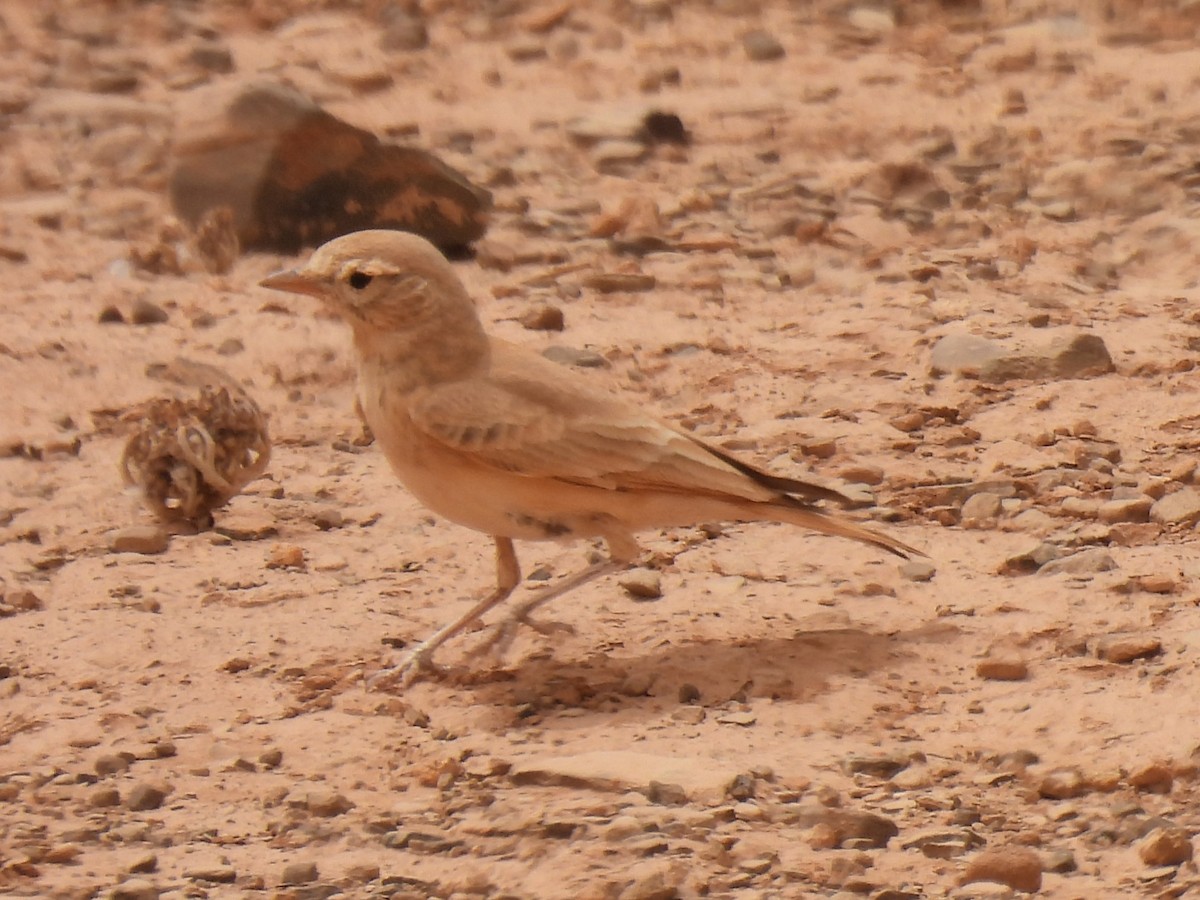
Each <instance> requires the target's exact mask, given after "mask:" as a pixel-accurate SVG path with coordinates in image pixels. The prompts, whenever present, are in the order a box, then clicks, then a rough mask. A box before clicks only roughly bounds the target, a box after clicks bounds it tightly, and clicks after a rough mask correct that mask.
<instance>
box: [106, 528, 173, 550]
mask: <svg viewBox="0 0 1200 900" xmlns="http://www.w3.org/2000/svg"><path fill="white" fill-rule="evenodd" d="M170 542H171V537H170V535H168V534H167V532H166V529H164V528H162V527H160V526H158V525H129V526H127V527H125V528H122V529H121V530H119V531H116V532H114V533H113V535H112V537H110V538H109V540H108V548H109V549H110V550H111V551H112V552H113V553H142V554H145V555H151V554H155V553H163V552H165V551H166V549H167V547H168V546H169V545H170Z"/></svg>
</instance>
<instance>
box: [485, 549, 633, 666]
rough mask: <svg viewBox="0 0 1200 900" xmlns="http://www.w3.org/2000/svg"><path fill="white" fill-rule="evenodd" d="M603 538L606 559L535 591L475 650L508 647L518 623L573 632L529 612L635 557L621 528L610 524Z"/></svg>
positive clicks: (547, 631) (544, 630)
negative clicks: (610, 529) (608, 532)
mask: <svg viewBox="0 0 1200 900" xmlns="http://www.w3.org/2000/svg"><path fill="white" fill-rule="evenodd" d="M605 540H606V542H607V543H608V553H609V558H608V559H607V560H604V561H603V562H597V563H592V565H590V566H588V567H587V568H586V569H583V570H581V571H579V572H576V573H575V574H574V575H572V576H570V577H569V578H564V579H563V580H562V581H560V582H559V583H558V584H556V585H552V586H550V587H548V588H546V589H545V590H542V591H538V592H537V593H536V594H534V595H533V596H532V597H530V598H529V599H528V600H526V601H525V602H524V603H522V604H521V605H520V606H518V607H517V608H516V609H515V610H513V611H512V612H511V613H510V614H509V615H508V616H507V617H506V618H505V619H504V621H502V622H500V623H498V624H497V625H496V630H495V631H494V632H493V633H492V636H491V637H490V638H488V640H487V641H485V642H484V644H483V645H482V646H481V647H480V648H479V652H483V651H491V652H492V653H493V654H495V655H502V654H503V653H504V652H505V651H506V650H507V649H508V647H509V645H511V644H512V641H513V638H514V637H516V629H517V626H518V625H528V626H529V627H530V628H532V629H533V630H534V631H537V632H538V633H540V634H551V633H553V632H555V631H564V630H565V631H568V632H573V631H574V630H575V629H573V628H571V626H569V625H564V624H562V623H552V624H547V623H541V622H535V621H534V620H532V619H531V618H530V614H531V613H532V612H533V611H534V610H535V609H537V608H538V607H539V606H542V605H543V604H546V603H549V602H550V601H551V600H555V599H557V598H559V597H561V596H562V595H563V594H566V593H569V592H570V591H573V590H575V589H576V588H578V587H582V586H583V585H585V584H587V583H588V582H589V581H593V580H595V579H597V578H600V577H602V576H604V575H608V574H610V573H612V572H619V571H621V570H622V569H624V568H625V567H626V566H628V565H629V564H630V563H632V562H633V561H634V560H635V559H637V556H638V554H639V553H640V552H641V548H640V547H638V545H637V542H636V541H635V540H634V539H633V536H632V535H630V534H628V533H626V532H625V531H624V530H623V529H619V530H618V529H616V528H614V529H613V530H612V533H610V534H606V535H605Z"/></svg>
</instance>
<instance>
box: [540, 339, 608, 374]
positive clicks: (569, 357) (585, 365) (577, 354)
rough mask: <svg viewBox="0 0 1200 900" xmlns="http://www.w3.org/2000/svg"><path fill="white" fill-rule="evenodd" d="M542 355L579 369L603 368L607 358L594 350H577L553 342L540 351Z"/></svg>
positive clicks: (606, 365) (552, 360) (606, 363)
mask: <svg viewBox="0 0 1200 900" xmlns="http://www.w3.org/2000/svg"><path fill="white" fill-rule="evenodd" d="M542 356H544V357H546V359H548V360H550V361H551V362H556V363H559V364H560V365H564V366H579V368H581V369H604V368H607V367H608V360H607V359H605V358H604V357H603V356H601V355H600V354H599V353H597V352H596V351H595V350H577V349H575V348H574V347H563V346H560V345H558V344H555V345H553V346H551V347H547V348H546V349H545V350H543V351H542Z"/></svg>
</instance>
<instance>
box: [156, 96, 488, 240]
mask: <svg viewBox="0 0 1200 900" xmlns="http://www.w3.org/2000/svg"><path fill="white" fill-rule="evenodd" d="M214 90H222V91H226V92H227V91H228V90H229V88H228V87H223V88H219V89H214ZM222 106H223V109H224V111H223V113H221V114H218V115H217V116H215V117H214V116H212V115H210V114H209V113H208V111H209V110H212V109H214V108H220V107H222ZM194 107H195V108H196V109H197V110H201V111H203V116H202V118H201V119H200V121H197V122H193V123H191V124H190V125H188V126H187V127H184V128H181V134H182V135H183V137H182V138H181V140H180V141H179V142H178V144H177V145H176V149H175V166H174V171H173V172H172V174H171V181H170V194H171V203H172V205H173V207H174V209H175V211H176V213H177V214H178V215H179V217H180V218H182V219H183V220H185V221H186V222H188V223H189V224H190V225H192V226H196V225H197V224H198V223H199V222H200V221H201V219H202V218H203V217H204V215H205V214H206V213H207V212H208V211H209V210H212V209H214V208H219V207H228V208H229V209H230V210H231V211H232V214H233V221H234V224H235V227H236V232H237V237H238V240H239V241H240V243H241V246H242V247H244V248H247V249H255V250H277V251H281V252H284V253H294V252H296V251H297V250H299V249H300V248H302V247H306V246H314V245H317V244H321V243H324V242H325V241H328V240H330V239H332V238H335V237H337V236H339V235H342V234H347V233H349V232H351V231H360V230H362V229H366V228H392V229H398V230H402V231H412V232H415V233H417V234H420V235H423V236H424V237H426V238H428V239H429V240H430V241H432V242H433V243H434V244H436V245H437V246H438V247H440V248H442V249H443V250H453V249H458V248H462V247H464V246H466V245H468V244H470V243H471V242H472V241H474V240H476V239H477V238H478V237H480V236H481V235H482V234H483V232H484V229H485V228H486V227H487V214H488V210H489V208H490V206H491V195H490V193H489V192H488V191H486V190H484V189H483V188H479V187H476V186H475V185H473V184H471V182H469V181H468V180H467V179H466V178H465V177H464V176H462V175H461V174H459V173H458V172H456V171H455V170H454V169H452V168H450V167H449V166H447V165H446V164H445V163H443V162H442V161H441V160H439V159H438V158H437V157H436V156H434V155H432V154H431V153H428V152H426V151H424V150H420V149H417V148H414V147H400V146H396V145H393V144H385V143H383V142H382V141H380V139H379V138H378V137H376V136H375V135H374V134H371V133H370V132H369V131H364V130H363V129H361V128H356V127H354V126H353V125H350V124H348V123H346V122H343V121H341V120H340V119H338V118H336V117H335V116H333V115H331V114H330V113H328V112H326V111H325V110H323V109H322V108H321V107H319V106H318V105H316V104H315V103H313V102H312V101H311V100H309V99H308V98H307V97H304V96H303V95H301V94H299V93H297V92H295V91H292V90H290V89H288V88H285V87H283V86H281V85H278V84H274V83H271V82H251V83H242V84H240V85H239V86H238V87H237V88H236V93H235V95H234V96H233V97H232V99H225V100H224V102H223V103H222V97H221V95H220V94H216V95H209V96H206V97H198V98H196V101H195V104H194Z"/></svg>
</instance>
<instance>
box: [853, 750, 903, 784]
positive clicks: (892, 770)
mask: <svg viewBox="0 0 1200 900" xmlns="http://www.w3.org/2000/svg"><path fill="white" fill-rule="evenodd" d="M909 762H910V760H909V758H908V757H907V756H897V755H893V754H889V755H884V756H847V757H846V758H845V759H843V760H842V771H843V772H845V773H846V774H847V775H870V776H871V777H872V778H884V779H886V778H891V777H892V776H893V775H895V774H896V773H898V772H900V771H902V770H903V769H906V768H908V765H909Z"/></svg>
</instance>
